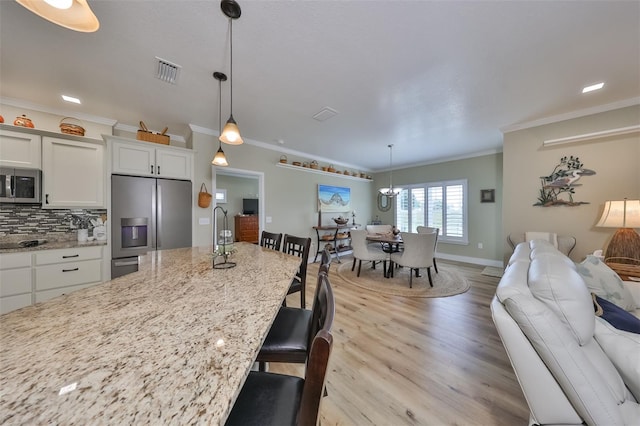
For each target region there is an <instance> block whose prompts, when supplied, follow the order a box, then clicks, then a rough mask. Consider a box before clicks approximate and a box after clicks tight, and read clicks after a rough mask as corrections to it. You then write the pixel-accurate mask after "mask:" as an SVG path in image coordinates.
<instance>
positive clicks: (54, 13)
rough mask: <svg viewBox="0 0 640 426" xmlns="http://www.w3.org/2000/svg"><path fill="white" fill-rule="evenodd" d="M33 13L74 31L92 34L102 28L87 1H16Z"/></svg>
mask: <svg viewBox="0 0 640 426" xmlns="http://www.w3.org/2000/svg"><path fill="white" fill-rule="evenodd" d="M16 1H17V2H18V4H20V5H22V6H23V7H25V8H27V9H29V10H30V11H31V12H33V13H35V14H36V15H38V16H40V17H41V18H44V19H46V20H47V21H50V22H53V23H54V24H57V25H60V26H61V27H65V28H68V29H70V30H74V31H80V32H84V33H92V32H95V31H97V30H98V28H100V22H98V18H96V15H94V14H93V11H92V10H91V8H90V7H89V5H88V4H87V0H44V1H43V0H16Z"/></svg>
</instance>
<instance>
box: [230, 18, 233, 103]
mask: <svg viewBox="0 0 640 426" xmlns="http://www.w3.org/2000/svg"><path fill="white" fill-rule="evenodd" d="M229 48H230V49H229V50H230V52H229V87H230V90H231V102H230V107H231V111H229V115H231V116H233V19H231V18H229Z"/></svg>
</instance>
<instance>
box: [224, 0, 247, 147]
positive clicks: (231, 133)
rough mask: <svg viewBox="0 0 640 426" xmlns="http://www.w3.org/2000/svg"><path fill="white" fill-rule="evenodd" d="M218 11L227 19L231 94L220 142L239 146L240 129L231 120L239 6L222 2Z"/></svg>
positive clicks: (240, 138)
mask: <svg viewBox="0 0 640 426" xmlns="http://www.w3.org/2000/svg"><path fill="white" fill-rule="evenodd" d="M220 9H221V10H222V13H224V14H225V15H226V16H227V17H228V18H229V56H230V59H229V86H230V93H231V95H230V96H231V107H230V110H229V119H228V120H227V124H225V126H224V129H223V130H222V134H221V135H220V141H221V142H224V143H227V144H229V145H240V144H241V143H242V142H243V140H242V137H240V129H239V128H238V124H237V123H236V120H234V119H233V20H234V19H238V18H239V17H240V14H241V13H242V11H241V10H240V5H239V4H238V3H237V2H236V1H235V0H222V1H221V2H220Z"/></svg>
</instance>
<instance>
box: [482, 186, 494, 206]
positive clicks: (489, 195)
mask: <svg viewBox="0 0 640 426" xmlns="http://www.w3.org/2000/svg"><path fill="white" fill-rule="evenodd" d="M480 202H481V203H495V202H496V190H495V189H481V190H480Z"/></svg>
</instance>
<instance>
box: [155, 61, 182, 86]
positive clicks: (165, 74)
mask: <svg viewBox="0 0 640 426" xmlns="http://www.w3.org/2000/svg"><path fill="white" fill-rule="evenodd" d="M156 60H157V61H158V65H157V68H156V78H159V79H160V80H162V81H164V82H166V83H171V84H176V81H177V80H178V71H180V68H182V67H181V66H180V65H177V64H174V63H171V62H169V61H167V60H164V59H162V58H158V57H157V56H156Z"/></svg>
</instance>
